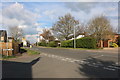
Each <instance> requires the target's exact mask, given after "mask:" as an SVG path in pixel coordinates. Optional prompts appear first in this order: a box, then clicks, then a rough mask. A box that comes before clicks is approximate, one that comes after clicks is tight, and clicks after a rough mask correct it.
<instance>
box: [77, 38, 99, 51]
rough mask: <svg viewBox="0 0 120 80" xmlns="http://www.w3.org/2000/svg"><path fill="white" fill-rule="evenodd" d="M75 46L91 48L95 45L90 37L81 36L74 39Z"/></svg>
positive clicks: (94, 41)
mask: <svg viewBox="0 0 120 80" xmlns="http://www.w3.org/2000/svg"><path fill="white" fill-rule="evenodd" d="M76 47H77V48H89V49H90V48H92V49H95V48H96V47H97V43H96V40H95V39H94V38H91V37H83V38H80V39H77V40H76Z"/></svg>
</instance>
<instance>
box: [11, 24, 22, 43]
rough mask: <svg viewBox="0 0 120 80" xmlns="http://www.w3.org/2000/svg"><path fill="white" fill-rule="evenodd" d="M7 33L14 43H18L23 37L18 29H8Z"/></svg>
mask: <svg viewBox="0 0 120 80" xmlns="http://www.w3.org/2000/svg"><path fill="white" fill-rule="evenodd" d="M9 33H10V35H11V36H12V37H13V38H14V40H15V41H20V40H21V38H22V37H23V30H22V29H21V28H19V27H17V26H16V27H9Z"/></svg>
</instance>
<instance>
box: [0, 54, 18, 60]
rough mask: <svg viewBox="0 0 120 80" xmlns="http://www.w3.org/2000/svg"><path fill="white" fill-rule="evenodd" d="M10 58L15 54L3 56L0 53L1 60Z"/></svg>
mask: <svg viewBox="0 0 120 80" xmlns="http://www.w3.org/2000/svg"><path fill="white" fill-rule="evenodd" d="M10 58H16V56H5V55H0V59H1V60H4V59H10Z"/></svg>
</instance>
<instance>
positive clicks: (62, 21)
mask: <svg viewBox="0 0 120 80" xmlns="http://www.w3.org/2000/svg"><path fill="white" fill-rule="evenodd" d="M74 27H75V29H76V33H77V34H76V35H79V33H81V32H82V31H83V30H82V27H81V26H80V24H79V21H78V20H75V19H74V17H72V16H71V14H69V13H68V14H66V15H65V16H62V17H59V21H57V22H56V23H55V24H54V25H53V27H52V30H53V32H54V33H55V35H57V36H56V37H57V38H59V39H61V40H69V39H71V38H72V37H74V36H73V32H74Z"/></svg>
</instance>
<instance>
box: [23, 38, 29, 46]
mask: <svg viewBox="0 0 120 80" xmlns="http://www.w3.org/2000/svg"><path fill="white" fill-rule="evenodd" d="M22 43H23V46H24V47H27V46H28V42H27V40H26V39H25V38H22Z"/></svg>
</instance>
